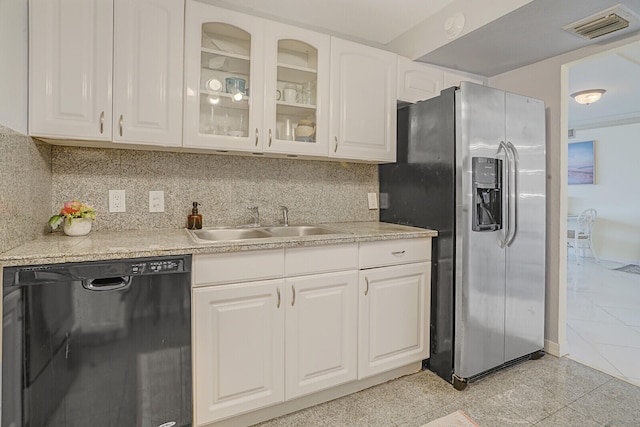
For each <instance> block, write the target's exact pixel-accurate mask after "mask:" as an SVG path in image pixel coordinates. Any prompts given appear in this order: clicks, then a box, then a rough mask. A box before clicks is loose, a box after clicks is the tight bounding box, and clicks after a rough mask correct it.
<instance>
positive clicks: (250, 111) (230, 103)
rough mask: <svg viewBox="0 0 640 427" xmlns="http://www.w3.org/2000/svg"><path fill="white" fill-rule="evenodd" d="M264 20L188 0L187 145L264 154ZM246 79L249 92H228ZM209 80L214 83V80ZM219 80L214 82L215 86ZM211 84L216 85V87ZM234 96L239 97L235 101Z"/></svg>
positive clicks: (184, 138)
mask: <svg viewBox="0 0 640 427" xmlns="http://www.w3.org/2000/svg"><path fill="white" fill-rule="evenodd" d="M264 22H265V21H264V20H262V19H259V18H256V17H253V16H249V15H245V14H241V13H237V12H233V11H230V10H226V9H222V8H217V7H214V6H211V5H209V4H204V3H200V2H197V1H193V0H189V1H187V7H186V16H185V43H184V45H185V64H184V66H185V73H184V78H185V102H184V129H183V145H184V146H185V147H192V148H204V149H211V150H217V151H222V152H226V151H244V152H246V151H249V152H262V147H263V141H264V140H265V135H264V133H263V132H262V125H263V122H264V121H263V111H264V38H263V34H264ZM227 78H237V79H242V80H244V87H245V89H246V88H249V89H250V91H249V96H246V95H245V96H242V95H241V94H240V95H238V93H239V88H238V92H237V93H232V92H233V91H234V90H235V89H233V88H230V89H231V91H232V92H227V90H226V79H227ZM210 82H211V83H210ZM214 83H215V84H214ZM212 85H213V87H212ZM233 95H237V96H238V97H237V98H235V99H234V97H233Z"/></svg>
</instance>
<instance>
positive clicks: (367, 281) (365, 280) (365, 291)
mask: <svg viewBox="0 0 640 427" xmlns="http://www.w3.org/2000/svg"><path fill="white" fill-rule="evenodd" d="M364 282H365V283H366V284H367V288H366V289H365V290H364V296H365V297H366V296H367V294H368V293H369V278H368V277H367V276H364Z"/></svg>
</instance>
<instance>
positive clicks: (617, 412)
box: [259, 355, 640, 427]
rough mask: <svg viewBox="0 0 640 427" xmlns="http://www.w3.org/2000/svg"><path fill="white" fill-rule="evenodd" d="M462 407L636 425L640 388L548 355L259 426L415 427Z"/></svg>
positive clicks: (532, 420) (584, 423) (497, 419)
mask: <svg viewBox="0 0 640 427" xmlns="http://www.w3.org/2000/svg"><path fill="white" fill-rule="evenodd" d="M458 409H462V410H463V411H465V412H466V413H467V414H468V415H469V416H471V417H472V418H473V419H474V420H475V421H476V422H477V423H478V424H479V425H480V426H482V427H502V426H504V427H511V426H539V427H550V426H557V427H574V426H575V427H595V426H629V427H631V426H634V427H637V426H638V425H640V421H639V420H640V388H639V387H636V386H634V385H632V384H629V383H627V382H625V381H622V380H619V379H616V378H613V377H611V376H609V375H607V374H605V373H603V372H600V371H597V370H594V369H591V368H589V367H587V366H585V365H582V364H580V363H577V362H575V361H573V360H571V359H568V358H566V357H564V358H560V359H559V358H556V357H554V356H551V355H546V356H544V357H543V358H542V359H540V360H535V361H526V362H524V363H521V364H519V365H515V366H512V367H510V368H506V369H504V370H501V371H498V372H496V373H493V374H492V375H489V376H487V377H485V378H482V379H480V380H478V381H477V382H474V383H471V384H470V385H469V386H468V387H467V389H466V390H464V391H456V390H455V389H454V388H453V386H451V385H450V384H448V383H447V382H445V381H443V380H442V379H440V378H439V377H438V376H436V375H435V374H433V373H432V372H429V371H424V372H419V373H416V374H413V375H409V376H406V377H402V378H399V379H396V380H394V381H389V382H387V383H384V384H381V385H378V386H376V387H371V388H369V389H366V390H363V391H361V392H359V393H355V394H352V395H349V396H346V397H343V398H341V399H336V400H333V401H331V402H327V403H324V404H321V405H317V406H314V407H311V408H308V409H304V410H302V411H299V412H295V413H293V414H289V415H285V416H283V417H280V418H276V419H273V420H270V421H267V422H265V423H262V424H259V426H260V427H284V426H305V427H307V426H309V427H313V426H332V427H340V426H344V427H347V426H348V427H356V426H367V427H376V426H385V427H386V426H402V427H419V426H421V425H423V424H425V423H428V422H429V421H432V420H434V419H437V418H439V417H441V416H444V415H447V414H449V413H451V412H454V411H456V410H458Z"/></svg>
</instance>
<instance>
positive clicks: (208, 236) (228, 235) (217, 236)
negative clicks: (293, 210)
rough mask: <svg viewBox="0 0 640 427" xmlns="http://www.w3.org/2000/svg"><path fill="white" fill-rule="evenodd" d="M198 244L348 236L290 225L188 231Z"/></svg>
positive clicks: (322, 229) (331, 231) (311, 226)
mask: <svg viewBox="0 0 640 427" xmlns="http://www.w3.org/2000/svg"><path fill="white" fill-rule="evenodd" d="M187 232H188V233H189V235H190V236H191V237H192V238H193V239H194V240H195V241H196V242H198V243H207V242H227V241H238V240H249V239H265V238H269V237H271V238H278V237H302V236H318V235H325V234H347V233H345V232H343V231H336V230H332V229H330V228H325V227H320V226H317V225H290V226H279V227H251V228H247V227H235V228H203V229H202V230H187Z"/></svg>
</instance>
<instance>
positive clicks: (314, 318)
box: [285, 270, 358, 399]
mask: <svg viewBox="0 0 640 427" xmlns="http://www.w3.org/2000/svg"><path fill="white" fill-rule="evenodd" d="M286 288H287V298H286V301H287V311H286V322H285V323H286V326H285V330H286V337H285V342H286V352H285V358H286V361H287V363H286V365H287V366H286V369H285V378H286V383H285V397H286V399H292V398H294V397H299V396H302V395H305V394H309V393H312V392H315V391H319V390H324V389H326V388H329V387H332V386H336V385H338V384H342V383H345V382H347V381H352V380H355V379H356V378H357V357H356V355H357V351H358V347H357V344H358V339H357V336H358V335H357V333H358V311H357V308H358V305H357V298H358V294H357V289H358V272H357V271H355V270H354V271H347V272H338V273H327V274H316V275H311V276H303V277H295V278H287V279H286Z"/></svg>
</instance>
